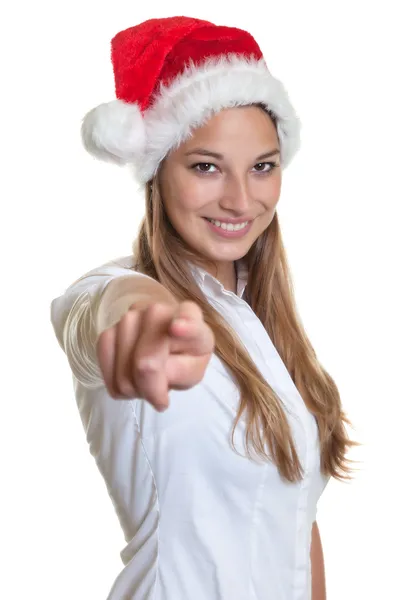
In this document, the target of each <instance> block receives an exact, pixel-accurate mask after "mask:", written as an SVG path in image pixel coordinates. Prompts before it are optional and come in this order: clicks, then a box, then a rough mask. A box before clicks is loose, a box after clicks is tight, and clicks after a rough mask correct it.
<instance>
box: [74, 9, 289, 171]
mask: <svg viewBox="0 0 400 600" xmlns="http://www.w3.org/2000/svg"><path fill="white" fill-rule="evenodd" d="M111 60H112V64H113V70H114V77H115V92H116V97H117V99H116V100H112V101H111V102H108V103H105V104H101V105H100V106H97V107H96V108H94V109H92V110H91V111H90V112H88V113H87V114H86V116H85V117H84V119H83V122H82V128H81V134H82V140H83V144H84V146H85V148H86V150H87V151H88V152H89V153H90V154H92V155H93V156H95V157H96V158H100V159H102V160H106V161H113V162H115V163H117V164H128V163H131V164H132V165H133V166H134V169H135V171H136V174H137V177H138V178H139V180H140V181H141V182H142V183H145V182H146V181H149V180H150V179H152V177H153V176H154V174H155V172H156V170H157V167H158V166H159V164H160V161H161V160H162V159H163V158H164V157H165V156H166V155H167V154H168V152H169V151H170V150H172V149H174V148H177V147H178V146H179V145H180V144H181V143H182V142H183V141H185V140H186V139H187V138H188V137H189V136H190V134H191V131H192V130H193V129H194V128H196V127H199V126H201V125H203V124H204V123H205V122H206V121H207V120H208V119H209V118H210V117H211V116H212V115H213V114H215V113H217V112H218V111H220V110H222V109H224V108H229V107H233V106H243V105H248V104H254V103H261V104H263V105H264V106H265V107H266V109H267V110H268V111H270V113H272V114H273V116H274V117H275V120H276V124H277V132H278V137H279V141H280V150H281V166H282V168H284V167H286V166H287V165H288V164H289V162H290V161H291V160H292V158H293V156H294V155H295V153H296V152H297V150H298V148H299V145H300V121H299V119H298V117H297V115H296V113H295V111H294V109H293V107H292V105H291V102H290V100H289V98H288V95H287V92H286V91H285V89H284V87H283V85H282V83H281V82H280V81H279V80H278V79H276V78H275V77H273V76H272V75H271V73H270V71H269V69H268V68H267V64H266V61H265V59H264V58H263V55H262V52H261V50H260V48H259V46H258V44H257V42H256V41H255V40H254V38H253V37H252V36H251V35H250V34H249V33H248V32H247V31H244V30H242V29H237V28H235V27H225V26H220V25H214V24H213V23H210V22H208V21H202V20H200V19H194V18H190V17H168V18H161V19H150V20H148V21H145V22H143V23H141V24H139V25H136V26H134V27H130V28H129V29H125V30H124V31H120V32H119V33H117V35H115V36H114V38H113V39H112V41H111Z"/></svg>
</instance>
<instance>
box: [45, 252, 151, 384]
mask: <svg viewBox="0 0 400 600" xmlns="http://www.w3.org/2000/svg"><path fill="white" fill-rule="evenodd" d="M116 278H119V279H120V281H121V283H122V284H123V283H124V282H126V280H127V279H128V278H129V279H131V278H148V279H150V278H149V277H148V276H147V275H143V274H142V273H137V272H135V271H132V269H129V268H127V267H124V266H118V265H117V264H114V263H113V264H110V263H109V264H107V265H104V266H102V267H98V268H96V269H93V270H92V271H89V272H88V273H86V274H85V275H83V276H82V277H80V278H79V279H78V280H76V281H75V282H74V283H73V284H71V285H70V286H69V287H68V288H67V289H66V290H65V292H64V293H63V294H61V295H60V296H58V297H57V298H54V299H53V300H52V302H51V309H50V313H51V317H50V319H51V323H52V326H53V329H54V333H55V335H56V337H57V340H58V343H59V345H60V346H61V348H62V350H63V351H64V352H65V354H66V356H67V359H68V363H69V366H70V368H71V370H72V373H73V375H74V376H75V377H76V379H77V380H78V381H79V382H80V383H82V385H84V386H86V387H88V388H96V387H99V386H102V385H104V382H103V377H102V375H101V371H100V368H99V366H98V362H97V356H96V342H97V339H98V337H99V335H100V333H101V332H102V331H104V329H106V328H107V326H111V325H113V324H115V323H116V322H118V320H119V319H120V318H121V316H122V314H124V312H125V311H126V310H127V309H128V308H129V306H130V304H131V303H132V302H131V299H130V298H129V293H128V292H127V291H126V290H127V289H128V288H130V289H132V287H131V286H126V285H125V286H124V285H122V287H121V290H122V293H121V294H120V295H119V296H118V298H117V299H115V298H114V302H113V303H112V304H108V305H107V306H105V304H104V301H103V300H104V293H105V291H106V290H107V287H108V285H109V283H110V282H111V281H114V280H115V279H116Z"/></svg>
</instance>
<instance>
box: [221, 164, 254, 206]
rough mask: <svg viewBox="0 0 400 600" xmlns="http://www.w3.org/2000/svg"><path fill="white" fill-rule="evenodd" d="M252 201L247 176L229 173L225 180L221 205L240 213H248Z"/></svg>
mask: <svg viewBox="0 0 400 600" xmlns="http://www.w3.org/2000/svg"><path fill="white" fill-rule="evenodd" d="M250 203H251V198H250V190H249V184H248V181H247V179H246V177H243V176H240V175H234V174H232V173H231V174H229V176H227V177H226V180H225V182H224V189H223V193H222V196H221V199H220V206H221V208H224V209H225V210H231V211H234V212H237V213H239V214H243V213H246V212H247V211H248V208H249V206H250Z"/></svg>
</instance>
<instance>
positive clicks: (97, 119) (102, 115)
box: [81, 100, 146, 164]
mask: <svg viewBox="0 0 400 600" xmlns="http://www.w3.org/2000/svg"><path fill="white" fill-rule="evenodd" d="M81 137H82V142H83V145H84V147H85V149H86V150H87V151H88V152H89V153H90V154H92V156H95V157H96V158H99V159H101V160H105V161H109V162H114V163H117V164H125V163H128V162H132V161H133V160H134V159H135V157H136V156H138V155H139V156H140V155H141V154H142V152H143V151H144V147H145V142H146V129H145V125H144V121H143V117H142V113H141V111H140V108H139V107H138V105H137V104H131V103H127V102H123V101H122V100H112V101H111V102H107V103H105V104H100V105H99V106H97V107H96V108H93V109H92V110H90V111H89V112H88V113H87V114H86V115H85V117H84V118H83V120H82V127H81Z"/></svg>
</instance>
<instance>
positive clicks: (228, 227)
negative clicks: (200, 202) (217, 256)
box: [203, 217, 251, 231]
mask: <svg viewBox="0 0 400 600" xmlns="http://www.w3.org/2000/svg"><path fill="white" fill-rule="evenodd" d="M203 218H204V219H205V220H206V221H208V222H209V223H212V224H213V225H214V226H215V227H218V228H220V229H222V230H223V231H241V230H242V229H244V228H245V227H247V226H248V224H249V223H250V222H251V221H249V220H248V221H242V222H240V223H226V222H225V221H218V219H209V218H208V217H203Z"/></svg>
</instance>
